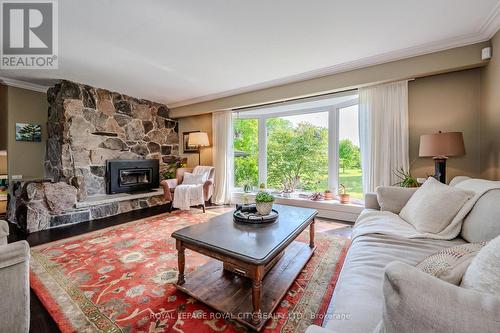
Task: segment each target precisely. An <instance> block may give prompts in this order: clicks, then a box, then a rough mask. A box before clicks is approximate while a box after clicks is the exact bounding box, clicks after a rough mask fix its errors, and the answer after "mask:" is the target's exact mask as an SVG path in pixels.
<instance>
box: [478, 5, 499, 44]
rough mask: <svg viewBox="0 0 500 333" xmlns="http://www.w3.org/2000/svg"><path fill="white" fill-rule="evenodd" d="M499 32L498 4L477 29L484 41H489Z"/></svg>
mask: <svg viewBox="0 0 500 333" xmlns="http://www.w3.org/2000/svg"><path fill="white" fill-rule="evenodd" d="M498 30H500V2H498V3H497V4H496V6H495V7H494V8H493V10H492V11H491V13H490V15H489V16H488V17H487V18H486V20H485V21H484V23H483V24H482V25H481V27H480V28H479V33H480V34H481V35H482V36H483V37H485V38H486V39H491V38H492V37H493V36H494V35H495V34H496V33H497V31H498Z"/></svg>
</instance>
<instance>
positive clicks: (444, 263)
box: [416, 242, 486, 286]
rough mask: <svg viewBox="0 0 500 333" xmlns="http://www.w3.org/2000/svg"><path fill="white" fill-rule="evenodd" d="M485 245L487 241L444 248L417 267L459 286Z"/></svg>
mask: <svg viewBox="0 0 500 333" xmlns="http://www.w3.org/2000/svg"><path fill="white" fill-rule="evenodd" d="M484 245H486V242H480V243H467V244H461V245H457V246H453V247H449V248H446V249H442V250H440V251H438V252H436V253H434V254H432V255H430V256H428V257H427V258H425V259H424V260H422V261H421V262H420V263H418V264H417V266H416V267H417V268H418V269H420V270H421V271H423V272H425V273H427V274H430V275H432V276H435V277H437V278H439V279H441V280H444V281H446V282H449V283H452V284H454V285H456V286H458V285H460V282H461V281H462V277H463V276H464V273H465V271H466V270H467V267H469V264H470V263H471V261H472V259H473V258H474V257H475V256H476V254H477V252H478V251H479V250H481V248H482V247H483V246H484Z"/></svg>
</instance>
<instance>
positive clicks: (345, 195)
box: [339, 184, 351, 204]
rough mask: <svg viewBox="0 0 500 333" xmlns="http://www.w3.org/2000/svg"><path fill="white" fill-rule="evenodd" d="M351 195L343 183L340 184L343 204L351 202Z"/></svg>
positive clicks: (340, 199)
mask: <svg viewBox="0 0 500 333" xmlns="http://www.w3.org/2000/svg"><path fill="white" fill-rule="evenodd" d="M350 200H351V196H350V195H349V194H348V193H347V189H346V187H345V186H344V185H343V184H340V188H339V201H340V203H341V204H346V203H349V201H350Z"/></svg>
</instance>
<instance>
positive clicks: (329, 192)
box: [325, 190, 333, 200]
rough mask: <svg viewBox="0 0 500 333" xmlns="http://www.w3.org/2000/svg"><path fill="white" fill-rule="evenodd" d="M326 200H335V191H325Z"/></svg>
mask: <svg viewBox="0 0 500 333" xmlns="http://www.w3.org/2000/svg"><path fill="white" fill-rule="evenodd" d="M325 200H333V193H332V191H330V190H326V191H325Z"/></svg>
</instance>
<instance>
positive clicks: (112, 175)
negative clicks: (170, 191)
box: [106, 159, 160, 194]
mask: <svg viewBox="0 0 500 333" xmlns="http://www.w3.org/2000/svg"><path fill="white" fill-rule="evenodd" d="M159 186H160V172H159V161H158V160H156V159H152V160H108V161H106V193H107V194H113V193H134V192H144V191H148V190H151V189H154V188H158V187H159Z"/></svg>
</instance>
